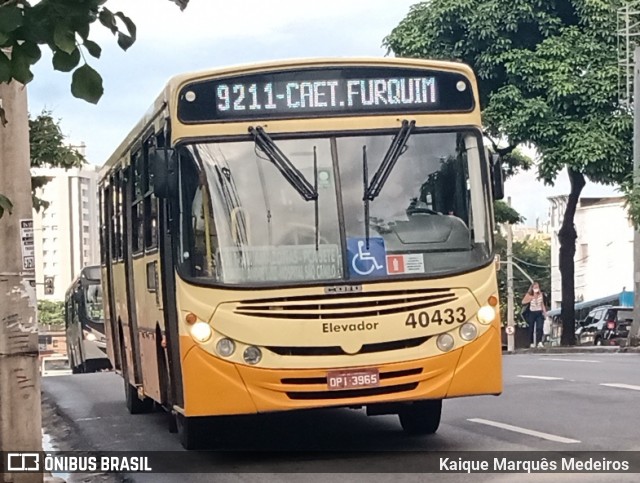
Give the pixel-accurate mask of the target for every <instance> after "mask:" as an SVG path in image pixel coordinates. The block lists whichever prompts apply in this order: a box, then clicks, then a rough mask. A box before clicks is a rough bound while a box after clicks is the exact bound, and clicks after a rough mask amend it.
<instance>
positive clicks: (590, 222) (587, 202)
mask: <svg viewBox="0 0 640 483" xmlns="http://www.w3.org/2000/svg"><path fill="white" fill-rule="evenodd" d="M567 199H568V196H566V195H563V196H553V197H550V198H549V201H550V203H551V208H550V216H549V217H550V223H551V232H552V234H551V307H552V308H553V309H556V308H559V307H560V303H561V301H562V296H561V294H562V291H561V279H560V267H559V263H558V260H559V259H558V256H559V252H560V242H559V241H558V231H559V230H560V227H561V226H562V219H563V217H564V212H565V209H566V206H567ZM575 227H576V231H577V234H578V238H577V240H576V254H575V257H574V263H575V293H576V301H587V300H593V299H597V298H600V297H607V296H609V295H614V294H616V293H618V292H622V290H624V289H626V290H633V225H632V224H631V222H630V220H629V218H628V217H627V212H626V209H625V207H624V198H622V197H619V196H618V197H597V198H581V199H580V201H579V203H578V207H577V209H576V216H575Z"/></svg>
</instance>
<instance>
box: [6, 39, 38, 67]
mask: <svg viewBox="0 0 640 483" xmlns="http://www.w3.org/2000/svg"><path fill="white" fill-rule="evenodd" d="M16 49H19V50H20V51H21V52H22V55H23V56H24V57H25V58H26V59H28V60H29V63H30V64H35V63H36V62H38V61H39V60H40V57H42V52H41V51H40V47H39V46H38V44H36V43H35V42H31V41H29V40H27V41H25V42H23V43H22V44H20V45H17V46H15V47H14V48H13V51H14V52H15V51H16Z"/></svg>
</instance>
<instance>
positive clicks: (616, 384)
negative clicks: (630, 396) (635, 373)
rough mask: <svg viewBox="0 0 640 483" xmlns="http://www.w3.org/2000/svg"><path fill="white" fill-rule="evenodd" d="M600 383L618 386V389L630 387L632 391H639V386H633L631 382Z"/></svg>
mask: <svg viewBox="0 0 640 483" xmlns="http://www.w3.org/2000/svg"><path fill="white" fill-rule="evenodd" d="M600 385H601V386H607V387H619V388H620V389H632V390H634V391H640V386H634V385H632V384H619V383H602V384H600Z"/></svg>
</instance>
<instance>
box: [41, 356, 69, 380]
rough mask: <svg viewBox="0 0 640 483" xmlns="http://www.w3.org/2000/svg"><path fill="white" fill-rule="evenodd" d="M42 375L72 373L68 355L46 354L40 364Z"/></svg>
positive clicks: (65, 374)
mask: <svg viewBox="0 0 640 483" xmlns="http://www.w3.org/2000/svg"><path fill="white" fill-rule="evenodd" d="M40 373H41V374H42V377H48V376H67V375H70V374H72V371H71V366H69V359H68V358H67V356H62V355H60V356H45V357H43V358H42V365H41V366H40Z"/></svg>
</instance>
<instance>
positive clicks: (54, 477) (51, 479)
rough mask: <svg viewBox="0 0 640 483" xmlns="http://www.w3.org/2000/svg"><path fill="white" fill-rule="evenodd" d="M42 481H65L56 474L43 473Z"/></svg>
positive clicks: (59, 482)
mask: <svg viewBox="0 0 640 483" xmlns="http://www.w3.org/2000/svg"><path fill="white" fill-rule="evenodd" d="M42 483H66V482H65V480H63V479H62V478H58V477H57V476H51V475H44V476H43V478H42Z"/></svg>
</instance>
